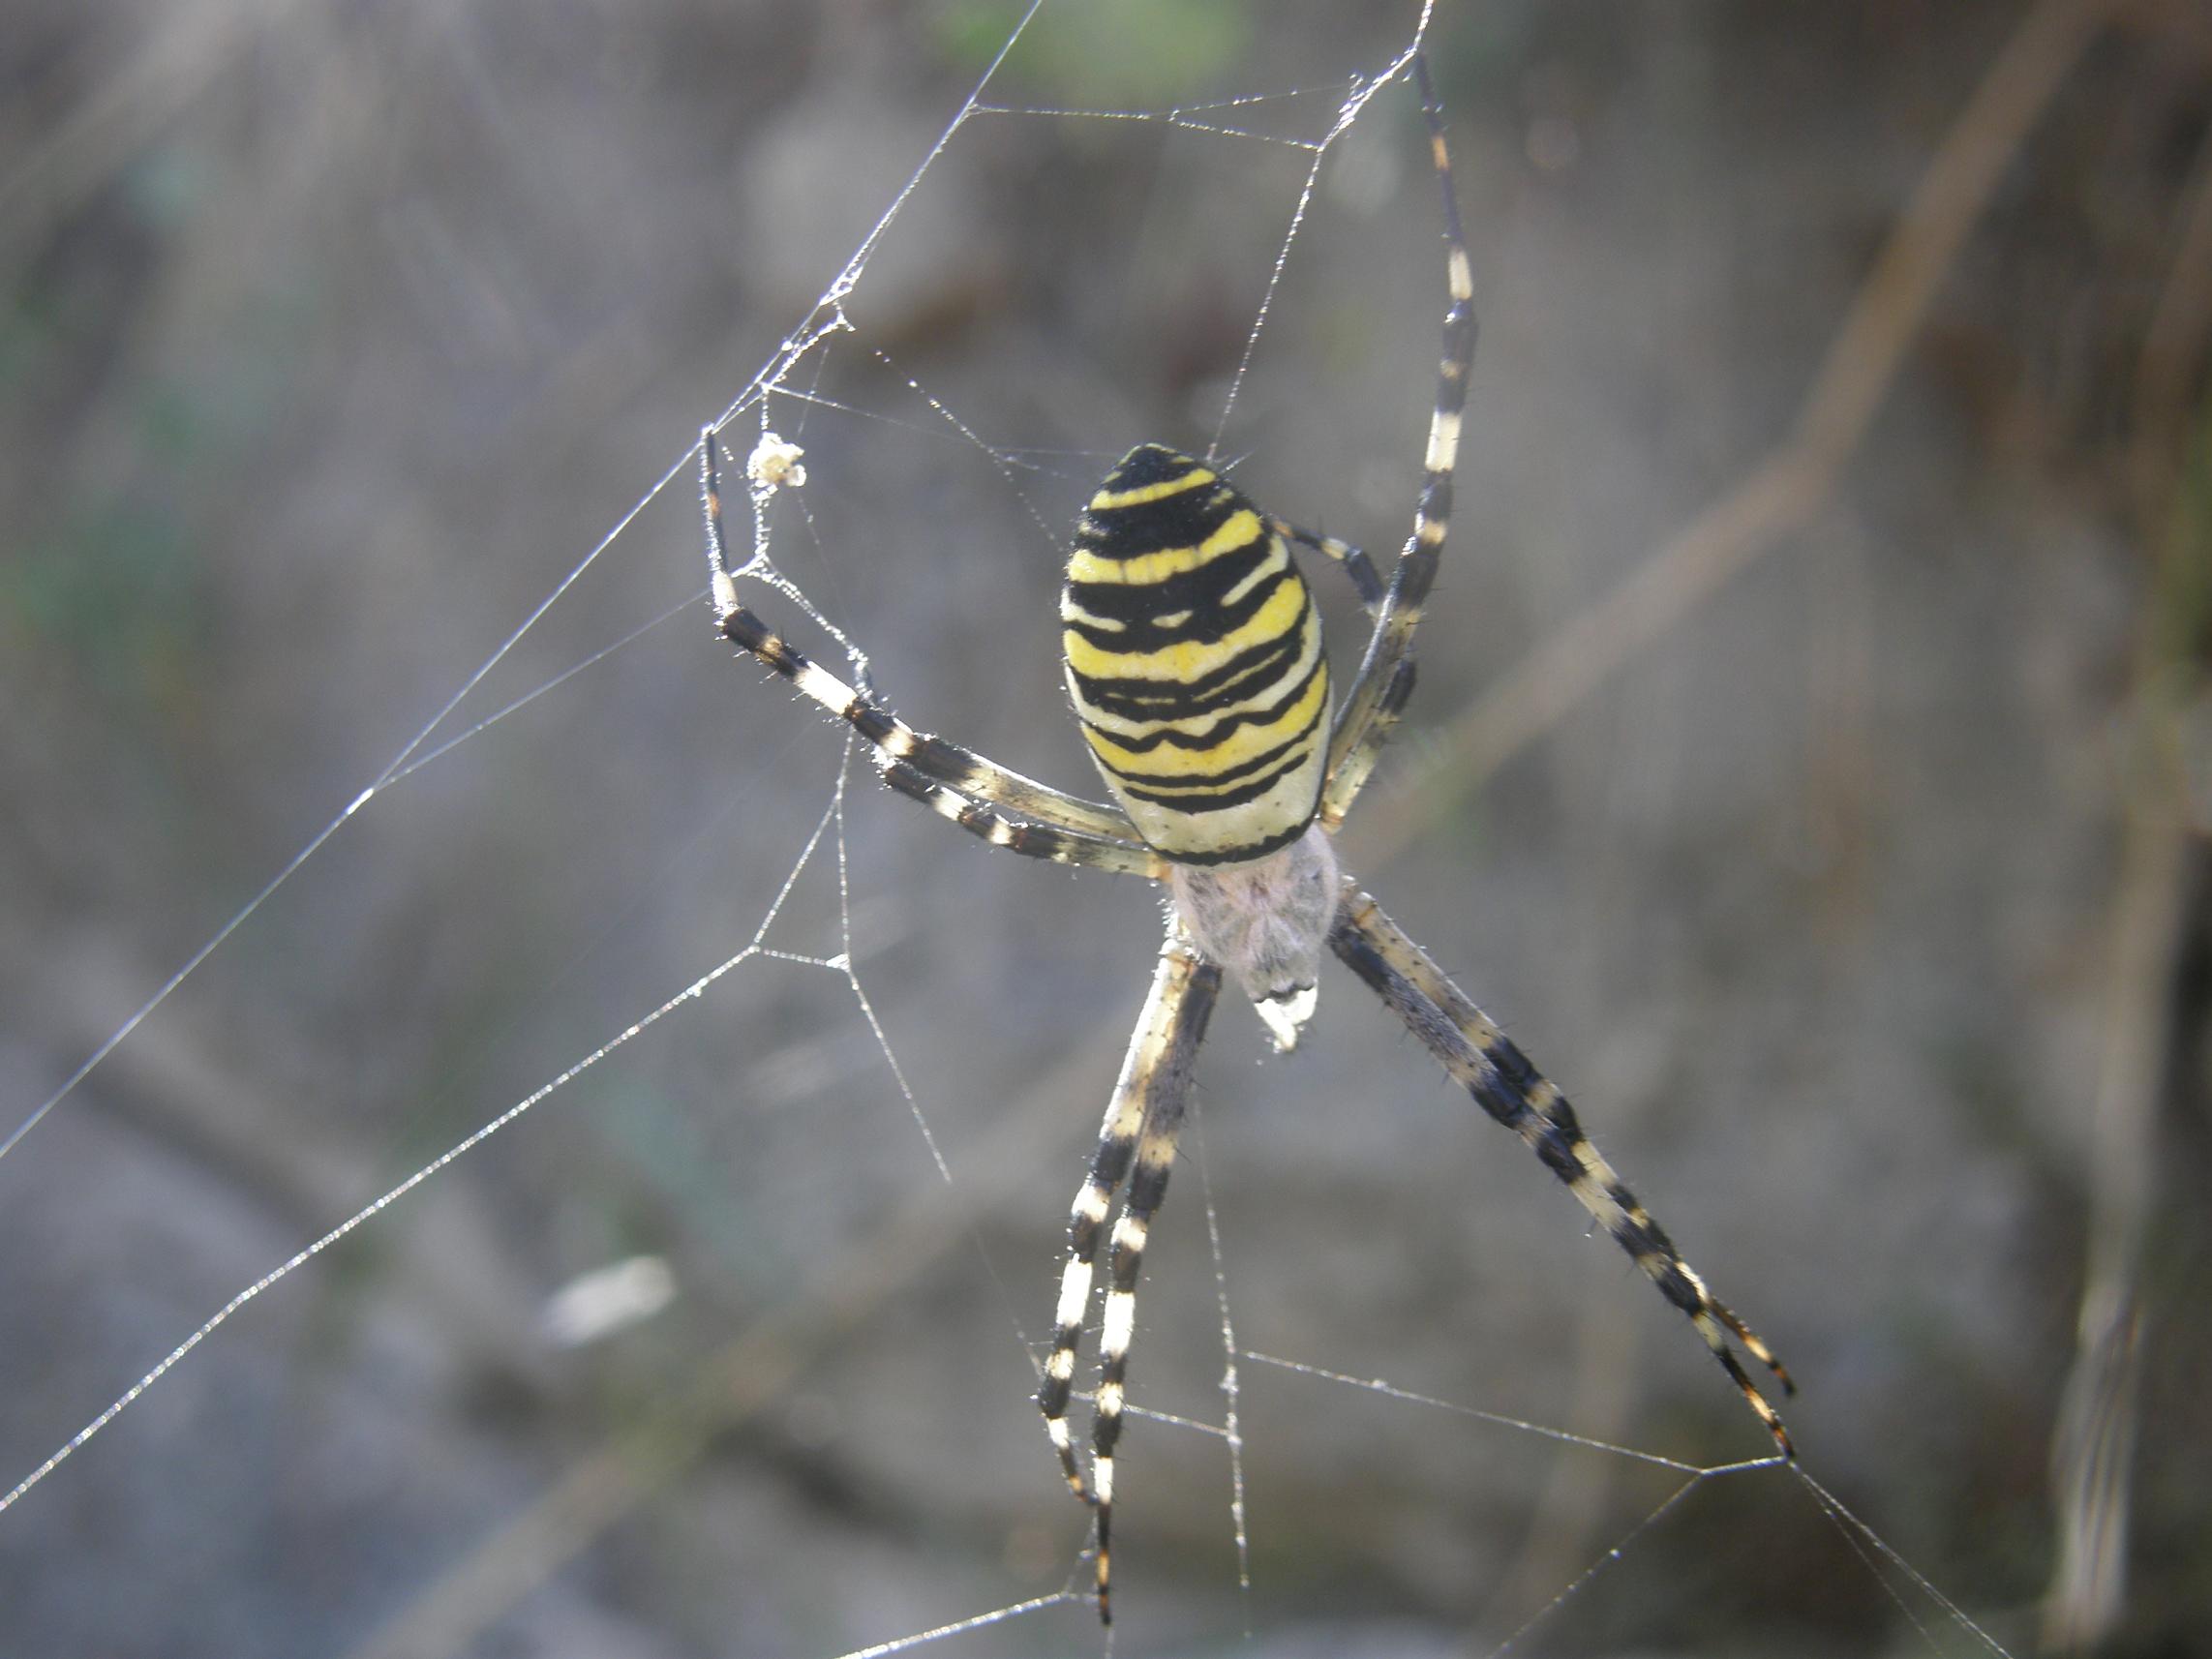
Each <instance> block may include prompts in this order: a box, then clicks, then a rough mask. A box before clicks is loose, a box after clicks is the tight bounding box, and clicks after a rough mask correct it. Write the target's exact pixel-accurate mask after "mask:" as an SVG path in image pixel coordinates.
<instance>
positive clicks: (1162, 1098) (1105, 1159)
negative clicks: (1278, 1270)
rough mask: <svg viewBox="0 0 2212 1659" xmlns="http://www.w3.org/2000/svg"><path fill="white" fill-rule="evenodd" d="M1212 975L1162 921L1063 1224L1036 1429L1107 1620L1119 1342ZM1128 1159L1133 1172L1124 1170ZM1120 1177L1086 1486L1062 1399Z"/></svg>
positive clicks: (1202, 1028) (1214, 984) (1131, 1326)
mask: <svg viewBox="0 0 2212 1659" xmlns="http://www.w3.org/2000/svg"><path fill="white" fill-rule="evenodd" d="M1221 981H1222V974H1221V970H1220V969H1219V968H1217V967H1216V966H1214V964H1213V963H1211V962H1209V961H1207V960H1205V959H1204V958H1203V957H1202V956H1199V955H1198V954H1197V953H1196V952H1195V951H1194V950H1192V949H1191V948H1190V946H1189V945H1188V944H1187V943H1186V942H1185V941H1184V939H1183V937H1182V935H1181V932H1180V930H1179V929H1178V928H1176V927H1175V926H1174V925H1173V924H1172V923H1170V925H1169V927H1168V932H1167V944H1166V945H1165V946H1163V947H1162V949H1161V952H1160V964H1159V966H1158V968H1157V969H1155V970H1154V972H1153V976H1152V989H1151V992H1150V994H1149V995H1147V996H1146V998H1145V999H1144V1011H1143V1012H1142V1013H1140V1014H1138V1015H1137V1019H1136V1033H1135V1035H1134V1036H1132V1037H1131V1039H1130V1043H1129V1054H1128V1057H1127V1058H1126V1059H1125V1060H1123V1062H1122V1067H1121V1076H1120V1078H1119V1079H1118V1080H1117V1081H1116V1082H1115V1083H1114V1087H1113V1097H1112V1099H1111V1100H1110V1101H1108V1102H1107V1104H1106V1123H1105V1126H1104V1127H1103V1128H1102V1129H1101V1130H1100V1131H1099V1145H1098V1151H1097V1152H1096V1153H1094V1154H1093V1155H1092V1158H1091V1171H1090V1175H1089V1178H1088V1179H1086V1180H1085V1181H1084V1183H1083V1186H1082V1190H1081V1191H1078V1192H1077V1193H1076V1202H1075V1207H1074V1209H1073V1211H1072V1212H1071V1214H1070V1216H1069V1218H1068V1265H1067V1267H1066V1269H1065V1270H1064V1271H1063V1272H1062V1274H1061V1278H1060V1301H1059V1307H1058V1310H1057V1312H1055V1314H1054V1316H1053V1322H1052V1326H1053V1328H1052V1352H1051V1355H1050V1357H1049V1358H1047V1359H1046V1361H1045V1380H1044V1384H1043V1386H1041V1387H1040V1388H1039V1389H1038V1392H1037V1403H1038V1404H1039V1405H1040V1406H1041V1407H1042V1408H1043V1409H1044V1412H1045V1433H1048V1434H1049V1435H1050V1436H1051V1437H1052V1446H1053V1449H1054V1450H1055V1451H1056V1452H1058V1453H1059V1454H1060V1468H1061V1472H1062V1473H1063V1474H1065V1475H1066V1476H1067V1479H1068V1485H1069V1487H1070V1489H1071V1490H1072V1491H1074V1493H1075V1494H1076V1496H1077V1497H1080V1498H1083V1499H1085V1500H1086V1501H1087V1502H1089V1503H1090V1504H1091V1505H1092V1506H1093V1508H1094V1509H1095V1511H1096V1513H1097V1517H1098V1593H1099V1617H1100V1619H1101V1620H1103V1621H1104V1622H1106V1623H1108V1624H1111V1623H1112V1622H1113V1603H1112V1600H1111V1594H1112V1580H1111V1547H1112V1541H1113V1540H1112V1533H1113V1458H1114V1447H1115V1445H1116V1444H1117V1442H1118V1441H1119V1440H1120V1438H1121V1408H1122V1395H1123V1385H1124V1379H1125V1377H1126V1374H1127V1372H1128V1366H1129V1344H1130V1341H1131V1339H1132V1337H1134V1335H1135V1334H1136V1281H1137V1276H1138V1274H1139V1273H1140V1272H1141V1271H1142V1269H1143V1265H1144V1240H1145V1233H1146V1231H1147V1229H1148V1228H1149V1227H1150V1225H1151V1222H1152V1216H1153V1213H1154V1212H1155V1211H1157V1210H1158V1209H1159V1208H1160V1200H1161V1199H1162V1198H1163V1197H1164V1196H1165V1195H1166V1193H1167V1172H1168V1170H1169V1169H1170V1168H1172V1167H1173V1165H1174V1162H1175V1140H1176V1137H1177V1135H1179V1134H1180V1133H1181V1132H1182V1128H1183V1109H1184V1106H1185V1104H1186V1103H1187V1102H1188V1101H1189V1100H1190V1094H1191V1070H1192V1067H1193V1065H1194V1063H1195V1062H1196V1061H1197V1053H1198V1044H1199V1042H1200V1041H1201V1040H1203V1038H1204V1037H1205V1034H1206V1021H1207V1019H1208V1018H1209V1017H1210V1016H1211V1015H1212V1013H1213V1009H1214V1002H1215V999H1216V998H1217V997H1218V996H1219V994H1220V992H1221ZM1133 1162H1134V1164H1135V1166H1136V1167H1135V1172H1134V1173H1132V1171H1131V1165H1132V1163H1133ZM1124 1176H1127V1177H1128V1178H1129V1192H1128V1195H1127V1197H1126V1198H1124V1199H1123V1201H1122V1209H1121V1216H1120V1218H1119V1219H1118V1220H1117V1221H1116V1222H1114V1225H1113V1236H1112V1242H1111V1246H1110V1249H1109V1253H1108V1257H1107V1263H1106V1272H1107V1287H1106V1315H1105V1318H1104V1321H1103V1323H1102V1325H1101V1328H1100V1333H1099V1387H1098V1396H1097V1403H1096V1405H1095V1407H1094V1418H1093V1426H1092V1431H1091V1478H1090V1479H1089V1480H1088V1481H1085V1480H1084V1478H1083V1472H1082V1468H1081V1466H1080V1464H1079V1463H1077V1461H1076V1449H1075V1445H1074V1442H1073V1440H1072V1438H1071V1437H1070V1435H1069V1433H1068V1399H1069V1395H1070V1394H1071V1392H1072V1391H1073V1387H1074V1382H1075V1375H1076V1349H1077V1347H1078V1345H1079V1344H1080V1343H1081V1342H1082V1339H1083V1315H1084V1313H1085V1312H1087V1311H1088V1309H1089V1307H1090V1300H1091V1279H1092V1276H1093V1274H1094V1272H1095V1271H1096V1268H1097V1264H1098V1252H1099V1241H1100V1239H1101V1238H1102V1237H1103V1236H1104V1235H1105V1232H1106V1214H1107V1211H1108V1210H1109V1209H1110V1208H1111V1206H1112V1202H1113V1195H1114V1192H1115V1191H1116V1190H1117V1189H1118V1188H1119V1187H1120V1186H1121V1183H1122V1179H1123V1177H1124Z"/></svg>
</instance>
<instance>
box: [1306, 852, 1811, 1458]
mask: <svg viewBox="0 0 2212 1659" xmlns="http://www.w3.org/2000/svg"><path fill="white" fill-rule="evenodd" d="M1329 946H1330V948H1331V949H1332V950H1335V951H1336V953H1337V955H1338V956H1339V957H1340V958H1341V959H1342V960H1343V961H1344V963H1345V965H1346V966H1347V967H1348V968H1350V969H1351V971H1352V972H1353V973H1355V974H1357V975H1358V976H1359V977H1360V978H1361V979H1362V980H1366V981H1367V984H1368V986H1369V988H1370V989H1372V990H1373V991H1374V992H1375V993H1376V994H1377V995H1378V996H1379V997H1380V998H1381V999H1382V1000H1383V1002H1384V1003H1386V1004H1387V1005H1388V1006H1389V1007H1390V1009H1391V1010H1392V1011H1393V1012H1395V1013H1396V1014H1397V1015H1398V1017H1399V1018H1400V1019H1402V1020H1404V1021H1405V1022H1406V1027H1407V1029H1408V1030H1409V1031H1410V1032H1411V1033H1412V1034H1413V1035H1414V1036H1415V1037H1417V1038H1419V1039H1420V1040H1421V1043H1422V1046H1424V1047H1425V1048H1427V1049H1428V1051H1429V1052H1430V1053H1431V1054H1434V1055H1435V1056H1436V1057H1437V1059H1438V1060H1439V1061H1440V1062H1442V1064H1443V1067H1444V1070H1445V1071H1449V1072H1450V1073H1451V1074H1452V1076H1453V1077H1454V1078H1455V1079H1456V1080H1457V1081H1458V1082H1459V1083H1461V1084H1462V1085H1463V1086H1464V1087H1465V1088H1466V1090H1467V1092H1468V1093H1469V1094H1470V1095H1471V1096H1473V1097H1474V1100H1475V1102H1476V1103H1477V1104H1478V1105H1480V1106H1481V1107H1482V1109H1483V1110H1484V1111H1486V1112H1488V1113H1489V1114H1490V1115H1491V1116H1492V1117H1494V1118H1496V1119H1497V1120H1498V1121H1499V1122H1500V1123H1501V1124H1503V1125H1504V1126H1505V1127H1506V1128H1507V1129H1509V1130H1511V1131H1513V1132H1514V1133H1516V1134H1518V1135H1519V1136H1520V1137H1521V1138H1522V1140H1524V1141H1525V1142H1527V1143H1528V1145H1529V1148H1530V1150H1531V1151H1532V1152H1534V1153H1535V1155H1536V1156H1537V1158H1538V1159H1540V1160H1541V1161H1543V1164H1544V1167H1545V1168H1547V1169H1549V1170H1550V1171H1551V1172H1552V1173H1553V1174H1554V1175H1557V1176H1558V1177H1559V1178H1560V1180H1561V1183H1563V1184H1564V1185H1565V1187H1566V1189H1567V1191H1570V1192H1572V1193H1573V1194H1574V1195H1575V1197H1576V1199H1577V1200H1579V1201H1580V1202H1581V1204H1582V1206H1583V1208H1585V1209H1586V1210H1588V1211H1589V1212H1590V1213H1591V1216H1593V1217H1595V1218H1596V1220H1597V1223H1598V1225H1600V1226H1602V1227H1603V1228H1604V1229H1605V1230H1606V1232H1607V1233H1609V1234H1611V1235H1612V1237H1613V1241H1614V1242H1615V1243H1616V1244H1618V1245H1620V1247H1621V1249H1622V1250H1624V1251H1626V1252H1628V1255H1629V1257H1630V1259H1632V1260H1633V1261H1634V1262H1635V1263H1636V1265H1637V1266H1638V1267H1640V1268H1642V1269H1643V1270H1644V1272H1645V1273H1646V1274H1647V1275H1649V1276H1650V1278H1651V1282H1652V1283H1653V1284H1655V1285H1657V1286H1658V1287H1659V1293H1660V1294H1661V1295H1662V1296H1664V1297H1665V1298H1666V1299H1667V1300H1668V1301H1669V1302H1672V1303H1673V1304H1674V1305H1675V1306H1676V1307H1677V1308H1679V1309H1681V1310H1682V1312H1683V1313H1684V1314H1686V1315H1687V1316H1688V1318H1689V1321H1690V1323H1691V1324H1692V1325H1694V1326H1696V1327H1697V1333H1698V1335H1699V1336H1701V1337H1703V1338H1704V1339H1705V1343H1706V1346H1707V1347H1709V1348H1710V1349H1712V1357H1713V1358H1714V1359H1716V1360H1718V1361H1719V1362H1720V1367H1721V1369H1722V1370H1723V1371H1725V1372H1727V1373H1728V1375H1729V1378H1730V1380H1731V1381H1733V1382H1734V1383H1735V1384H1736V1386H1737V1387H1738V1388H1740V1389H1742V1391H1743V1398H1744V1400H1745V1402H1746V1403H1748V1404H1749V1405H1750V1407H1751V1409H1752V1411H1753V1412H1755V1413H1756V1414H1757V1415H1758V1418H1759V1421H1760V1422H1761V1423H1762V1424H1764V1425H1765V1426H1766V1429H1767V1433H1770V1434H1772V1435H1773V1437H1774V1445H1775V1446H1776V1448H1777V1449H1778V1450H1779V1451H1780V1453H1781V1455H1782V1456H1783V1457H1784V1458H1785V1459H1787V1458H1794V1457H1796V1456H1797V1453H1796V1451H1795V1449H1794V1448H1793V1447H1792V1446H1791V1444H1790V1435H1789V1431H1788V1430H1787V1429H1785V1428H1783V1426H1782V1419H1781V1417H1780V1415H1779V1414H1778V1413H1777V1412H1776V1411H1775V1410H1774V1408H1773V1406H1772V1405H1771V1404H1769V1403H1768V1402H1767V1398H1766V1396H1765V1395H1763V1394H1761V1393H1760V1392H1759V1387H1758V1384H1756V1383H1754V1382H1753V1381H1752V1380H1751V1378H1750V1375H1749V1373H1747V1372H1745V1371H1744V1369H1743V1366H1742V1361H1740V1360H1739V1359H1738V1358H1737V1357H1736V1352H1735V1350H1734V1349H1733V1348H1731V1347H1730V1346H1729V1341H1728V1340H1729V1338H1730V1337H1732V1336H1733V1337H1734V1338H1735V1339H1736V1341H1737V1342H1741V1343H1742V1345H1743V1348H1744V1351H1745V1352H1747V1353H1749V1354H1750V1355H1751V1356H1752V1357H1753V1358H1754V1359H1756V1360H1758V1361H1759V1362H1760V1363H1761V1364H1762V1365H1764V1366H1766V1367H1767V1369H1768V1370H1769V1371H1771V1372H1773V1373H1774V1377H1775V1379H1776V1380H1777V1381H1778V1382H1780V1384H1781V1385H1782V1392H1783V1393H1784V1394H1794V1393H1796V1392H1797V1389H1796V1386H1795V1385H1794V1384H1793V1383H1792V1382H1791V1381H1790V1373H1789V1372H1787V1371H1785V1370H1784V1369H1783V1367H1782V1363H1781V1361H1779V1360H1778V1359H1776V1358H1775V1357H1774V1354H1773V1349H1771V1348H1769V1347H1768V1346H1767V1344H1766V1343H1765V1342H1762V1341H1760V1339H1759V1338H1758V1336H1757V1335H1756V1334H1755V1333H1754V1332H1753V1331H1752V1330H1751V1328H1750V1327H1749V1326H1747V1325H1746V1324H1744V1323H1743V1321H1742V1320H1741V1319H1739V1318H1738V1317H1737V1316H1736V1315H1735V1314H1734V1313H1732V1312H1729V1311H1728V1309H1727V1308H1726V1307H1725V1306H1723V1305H1722V1304H1721V1303H1719V1302H1717V1301H1715V1300H1714V1299H1713V1297H1712V1292H1711V1291H1709V1290H1707V1289H1706V1287H1705V1281H1704V1280H1703V1279H1701V1278H1699V1277H1698V1275H1697V1273H1696V1272H1695V1271H1694V1270H1693V1269H1692V1268H1691V1267H1690V1264H1689V1263H1688V1262H1686V1261H1684V1260H1683V1259H1682V1253H1681V1252H1679V1251H1677V1250H1676V1249H1675V1244H1674V1240H1672V1239H1670V1238H1669V1237H1668V1236H1667V1231H1666V1229H1665V1228H1664V1227H1662V1226H1660V1225H1659V1223H1658V1222H1655V1221H1653V1220H1652V1219H1651V1212H1650V1211H1648V1210H1646V1209H1645V1208H1644V1206H1643V1205H1642V1204H1640V1203H1638V1202H1637V1201H1636V1196H1635V1194H1634V1193H1632V1192H1630V1191H1628V1189H1627V1188H1626V1187H1625V1186H1624V1185H1622V1183H1621V1177H1620V1176H1618V1175H1616V1174H1615V1173H1614V1172H1613V1166H1612V1165H1611V1164H1609V1163H1607V1162H1606V1161H1605V1158H1604V1155H1603V1154H1601V1153H1600V1152H1599V1151H1598V1150H1597V1147H1596V1146H1595V1145H1594V1144H1593V1143H1592V1142H1591V1139H1590V1137H1589V1136H1588V1135H1586V1134H1584V1133H1583V1131H1582V1125H1581V1124H1580V1123H1579V1122H1578V1121H1577V1120H1576V1118H1575V1111H1574V1107H1573V1106H1571V1105H1569V1104H1568V1103H1567V1100H1566V1097H1565V1096H1564V1095H1562V1094H1561V1093H1560V1091H1559V1087H1558V1085H1557V1084H1555V1083H1553V1082H1552V1081H1551V1080H1550V1079H1549V1078H1547V1077H1545V1076H1544V1075H1543V1074H1542V1073H1541V1072H1539V1071H1537V1070H1536V1069H1535V1067H1534V1066H1532V1065H1530V1063H1529V1057H1528V1056H1527V1055H1525V1054H1523V1053H1522V1052H1521V1050H1520V1049H1519V1048H1518V1047H1517V1046H1516V1045H1515V1044H1514V1042H1513V1041H1512V1040H1511V1039H1510V1038H1508V1037H1506V1036H1505V1034H1504V1033H1503V1032H1501V1031H1500V1030H1499V1029H1498V1027H1497V1026H1496V1025H1495V1024H1494V1023H1492V1021H1491V1019H1490V1017H1489V1016H1488V1015H1487V1014H1485V1013H1484V1012H1483V1011H1482V1010H1480V1009H1478V1008H1476V1007H1475V1006H1474V1004H1473V1003H1472V1002H1471V1001H1470V1000H1469V998H1468V995H1467V993H1466V992H1464V991H1462V990H1461V989H1460V988H1459V987H1458V986H1457V985H1455V984H1453V983H1452V982H1451V980H1450V979H1449V978H1447V977H1446V976H1445V974H1444V972H1443V970H1442V969H1440V968H1439V967H1438V966H1437V965H1436V963H1435V962H1433V961H1431V960H1430V959H1429V955H1428V952H1427V951H1425V950H1422V949H1421V948H1420V947H1419V946H1418V945H1416V944H1414V943H1413V941H1412V940H1411V939H1409V937H1407V935H1406V932H1405V930H1404V929H1403V928H1401V927H1400V926H1399V925H1398V924H1397V923H1396V922H1394V921H1392V920H1390V918H1389V917H1387V916H1385V915H1383V914H1382V910H1381V907H1380V906H1379V905H1378V904H1377V903H1376V902H1375V900H1374V899H1373V898H1371V897H1369V896H1368V894H1367V893H1365V892H1363V891H1362V890H1360V889H1359V887H1358V886H1357V884H1355V883H1353V882H1350V881H1347V882H1346V883H1345V884H1344V889H1343V896H1342V899H1341V901H1340V903H1339V904H1338V907H1337V915H1336V923H1335V926H1334V927H1333V928H1332V930H1331V932H1330V934H1329Z"/></svg>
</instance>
